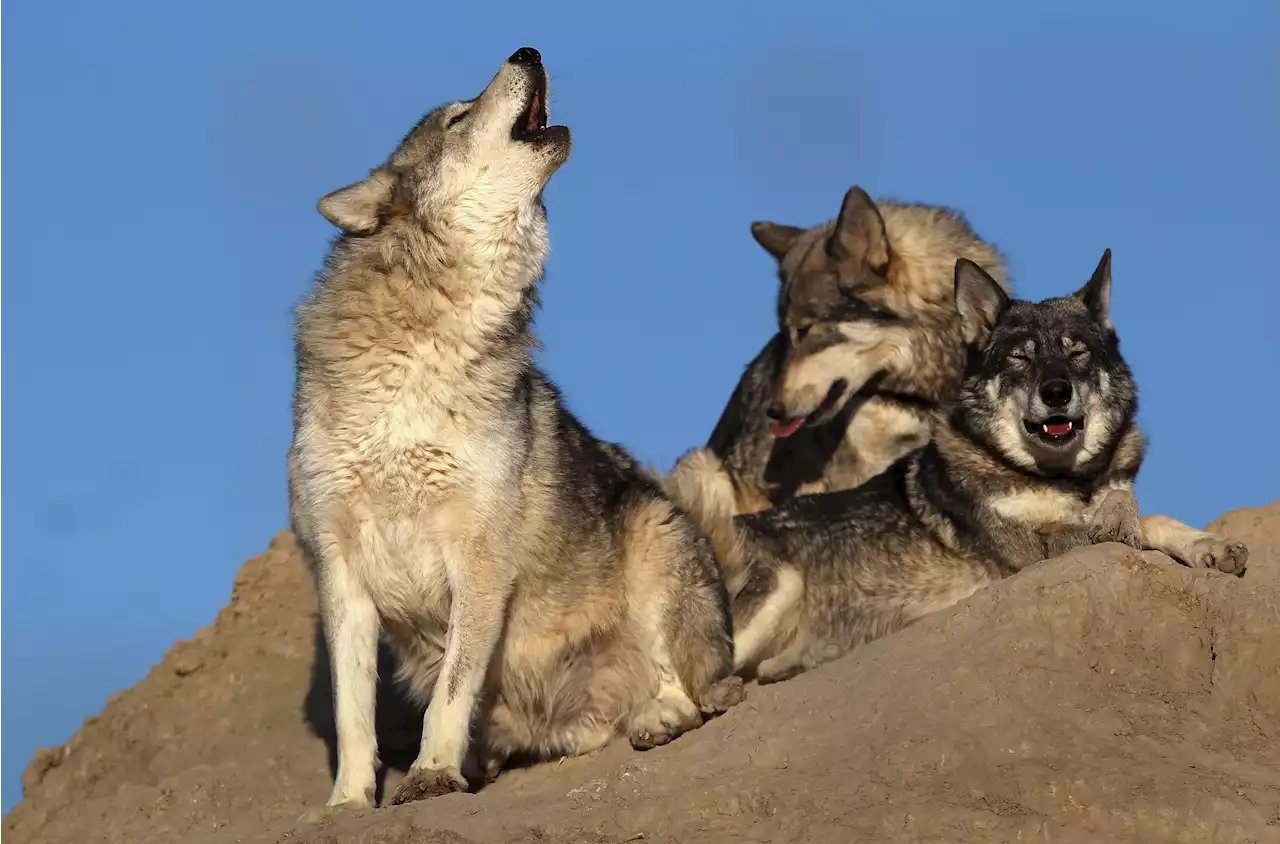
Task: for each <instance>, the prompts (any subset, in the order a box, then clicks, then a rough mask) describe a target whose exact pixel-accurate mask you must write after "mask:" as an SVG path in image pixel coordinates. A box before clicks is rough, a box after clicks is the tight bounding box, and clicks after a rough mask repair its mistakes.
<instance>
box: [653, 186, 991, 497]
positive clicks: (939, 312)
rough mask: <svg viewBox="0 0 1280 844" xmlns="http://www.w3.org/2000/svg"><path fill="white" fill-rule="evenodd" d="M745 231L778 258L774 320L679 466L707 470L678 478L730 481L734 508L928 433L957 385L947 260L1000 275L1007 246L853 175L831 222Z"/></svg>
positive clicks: (863, 474)
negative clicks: (871, 190) (870, 187)
mask: <svg viewBox="0 0 1280 844" xmlns="http://www.w3.org/2000/svg"><path fill="white" fill-rule="evenodd" d="M751 232H752V234H753V235H754V236H755V239H756V240H757V241H758V242H759V243H760V245H761V246H763V247H764V248H765V249H766V250H767V251H768V252H769V254H771V255H773V256H774V257H775V258H777V260H778V276H779V279H780V280H781V287H780V289H779V293H778V328H779V331H778V333H777V334H776V335H775V336H774V337H773V338H772V339H771V340H770V341H769V342H768V343H767V344H766V345H765V347H764V349H763V350H762V351H761V352H760V354H759V355H757V356H756V358H755V360H753V361H751V363H750V364H749V365H748V366H747V368H746V371H745V373H744V374H743V376H742V379H741V380H740V381H739V382H738V386H737V388H736V389H735V390H734V392H733V395H732V396H731V397H730V399H729V402H728V404H727V405H726V407H725V409H724V412H723V414H722V415H721V417H720V420H719V422H718V423H717V424H716V427H715V430H714V431H712V433H711V437H710V439H709V440H708V443H707V447H706V449H705V450H702V451H695V452H693V453H691V454H689V455H686V457H685V458H683V459H682V460H681V462H680V464H679V469H678V470H677V474H679V475H690V474H692V475H695V476H697V475H703V476H710V477H704V478H702V479H701V480H698V479H696V478H685V479H683V480H682V479H680V478H676V479H675V480H674V483H675V484H676V485H677V487H678V486H679V484H681V483H712V482H718V483H721V484H731V485H732V487H733V492H734V502H735V503H734V512H735V513H739V514H742V513H751V512H756V511H759V510H763V509H767V508H768V507H771V506H773V505H775V504H778V503H780V502H782V501H785V500H787V499H788V498H791V497H792V496H794V495H801V494H809V493H814V492H834V491H836V490H840V489H847V488H849V487H853V486H857V485H858V484H860V483H862V482H863V481H865V480H867V479H868V478H871V477H873V476H875V475H877V474H879V473H880V472H882V471H884V469H886V468H887V467H888V466H889V465H890V464H891V463H893V462H894V461H895V460H897V459H898V458H899V457H901V456H902V455H904V454H906V453H907V452H909V451H911V450H913V449H915V448H918V447H920V446H922V445H924V443H925V442H927V441H928V439H929V417H930V413H931V412H932V409H933V408H934V407H935V406H937V404H938V403H939V402H941V401H945V400H948V399H950V398H951V397H952V396H953V395H954V394H955V392H956V390H958V389H959V386H960V375H961V370H962V368H963V356H962V350H963V349H962V347H963V344H962V343H961V341H960V336H959V330H960V320H959V316H958V315H957V314H956V309H955V296H954V284H953V278H954V272H955V263H956V259H957V258H962V257H963V258H968V259H970V260H972V261H976V262H977V263H978V264H979V265H981V266H982V267H983V268H985V269H986V270H987V272H988V273H989V274H990V275H991V276H992V277H993V278H995V279H996V280H997V281H999V282H1000V283H1001V284H1002V285H1005V262H1004V257H1003V256H1002V255H1001V254H1000V253H999V251H997V250H996V248H995V247H994V246H992V245H990V244H988V243H986V242H985V241H983V240H982V239H981V238H979V237H978V236H977V235H976V234H974V232H973V230H972V229H971V228H970V226H969V224H968V222H966V220H965V219H964V217H963V216H962V215H961V214H959V213H958V212H955V211H952V210H951V209H948V208H942V207H935V206H929V205H916V204H904V203H900V202H895V201H891V200H886V199H881V200H878V201H875V202H873V201H872V200H871V198H870V197H869V196H868V195H867V194H866V192H865V191H863V190H862V188H860V187H857V186H854V187H853V188H850V189H849V191H848V193H846V195H845V197H844V201H843V203H842V205H841V208H840V214H839V216H838V217H837V218H836V219H835V220H834V221H827V222H826V223H823V224H821V225H818V226H815V227H813V228H811V229H808V230H805V229H799V228H794V227H792V226H783V225H778V224H776V223H766V222H758V223H754V224H752V227H751ZM1005 290H1006V291H1008V290H1009V288H1008V287H1007V286H1005ZM716 475H720V477H719V478H716V477H715V476H716Z"/></svg>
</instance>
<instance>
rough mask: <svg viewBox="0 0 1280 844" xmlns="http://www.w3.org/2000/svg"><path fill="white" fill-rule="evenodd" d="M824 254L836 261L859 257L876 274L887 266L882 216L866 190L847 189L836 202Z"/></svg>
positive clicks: (887, 254)
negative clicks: (836, 209)
mask: <svg viewBox="0 0 1280 844" xmlns="http://www.w3.org/2000/svg"><path fill="white" fill-rule="evenodd" d="M827 253H828V254H829V255H831V257H833V258H836V259H838V260H839V259H849V258H853V259H858V260H863V261H865V262H866V264H867V266H869V267H871V269H873V270H875V271H876V272H880V273H883V272H885V271H886V270H887V269H888V267H889V236H888V235H887V234H886V233H885V230H884V218H883V217H881V216H880V209H879V208H877V207H876V204H875V202H873V201H872V199H871V197H870V196H868V195H867V192H866V191H864V190H863V189H862V188H860V187H859V186H857V185H854V186H853V187H851V188H849V190H848V192H847V193H845V195H844V202H842V203H841V204H840V216H839V217H837V218H836V226H835V228H834V229H833V230H832V232H831V239H830V240H828V241H827Z"/></svg>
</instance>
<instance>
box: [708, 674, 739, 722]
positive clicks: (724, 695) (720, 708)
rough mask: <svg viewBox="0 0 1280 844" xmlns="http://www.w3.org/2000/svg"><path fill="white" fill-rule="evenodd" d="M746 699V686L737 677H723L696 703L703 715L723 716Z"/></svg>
mask: <svg viewBox="0 0 1280 844" xmlns="http://www.w3.org/2000/svg"><path fill="white" fill-rule="evenodd" d="M746 697H747V689H746V686H744V685H743V682H742V678H741V677H738V676H736V675H735V676H729V677H725V678H724V679H723V680H721V681H720V682H718V683H716V684H714V685H713V686H712V687H711V688H709V689H707V691H706V693H705V694H703V696H702V699H701V700H700V701H698V708H699V709H701V710H702V714H703V715H723V714H724V713H726V712H728V711H729V710H730V709H732V708H733V707H735V706H737V705H738V704H740V703H742V701H743V700H745V699H746Z"/></svg>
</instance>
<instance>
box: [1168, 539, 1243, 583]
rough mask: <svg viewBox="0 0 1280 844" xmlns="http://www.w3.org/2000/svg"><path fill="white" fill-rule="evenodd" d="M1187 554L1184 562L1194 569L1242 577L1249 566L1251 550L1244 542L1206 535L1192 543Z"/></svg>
mask: <svg viewBox="0 0 1280 844" xmlns="http://www.w3.org/2000/svg"><path fill="white" fill-rule="evenodd" d="M1187 552H1188V554H1187V557H1188V559H1185V560H1183V562H1184V563H1186V564H1187V565H1189V566H1192V567H1193V568H1202V569H1217V570H1218V571H1221V572H1226V573H1227V574H1237V575H1242V574H1244V570H1245V568H1246V567H1247V566H1248V564H1249V549H1248V547H1247V546H1246V545H1245V544H1244V543H1243V542H1237V541H1236V540H1234V539H1228V538H1227V537H1225V536H1218V535H1217V534H1215V533H1209V534H1205V535H1204V536H1203V537H1201V538H1200V539H1197V540H1196V541H1195V542H1193V543H1191V546H1190V547H1189V548H1188V549H1187Z"/></svg>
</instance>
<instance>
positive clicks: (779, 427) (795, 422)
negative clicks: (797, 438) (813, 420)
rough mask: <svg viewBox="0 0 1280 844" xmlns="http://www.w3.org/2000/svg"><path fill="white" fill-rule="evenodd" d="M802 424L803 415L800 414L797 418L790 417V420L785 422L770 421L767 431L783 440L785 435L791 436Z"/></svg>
mask: <svg viewBox="0 0 1280 844" xmlns="http://www.w3.org/2000/svg"><path fill="white" fill-rule="evenodd" d="M803 424H804V417H803V416H801V417H800V418H799V419H792V420H791V421H790V422H787V423H786V424H781V423H778V422H770V423H769V431H770V432H771V433H772V434H773V435H774V436H775V437H777V438H778V439H780V440H785V439H786V438H787V437H789V436H791V435H792V434H794V433H795V432H796V431H799V430H800V426H801V425H803Z"/></svg>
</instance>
